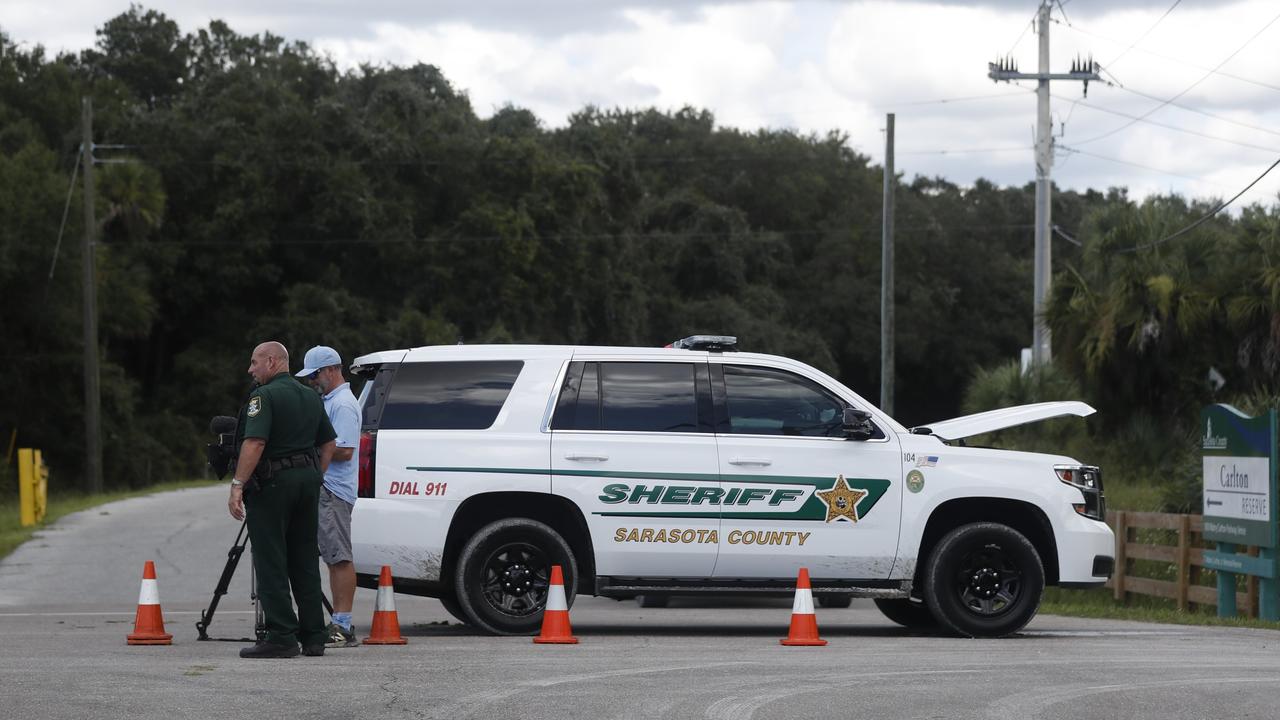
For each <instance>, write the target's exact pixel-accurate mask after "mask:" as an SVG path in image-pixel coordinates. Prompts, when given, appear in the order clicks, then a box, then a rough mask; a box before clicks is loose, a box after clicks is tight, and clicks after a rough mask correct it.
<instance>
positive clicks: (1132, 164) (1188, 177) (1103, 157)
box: [1058, 145, 1226, 187]
mask: <svg viewBox="0 0 1280 720" xmlns="http://www.w3.org/2000/svg"><path fill="white" fill-rule="evenodd" d="M1058 147H1059V148H1060V149H1062V150H1063V151H1065V152H1069V153H1073V154H1076V155H1085V156H1088V157H1091V158H1097V159H1099V160H1105V161H1107V162H1113V163H1118V164H1120V165H1128V166H1130V167H1136V168H1141V169H1143V170H1150V171H1151V172H1157V173H1161V174H1163V175H1172V176H1173V177H1180V178H1182V179H1183V180H1194V181H1196V182H1202V183H1208V184H1209V185H1217V186H1218V187H1226V185H1223V184H1222V183H1219V182H1214V181H1213V180H1206V179H1205V178H1198V177H1193V176H1191V175H1183V174H1181V173H1176V172H1173V171H1172V170H1164V169H1162V168H1158V167H1152V166H1150V165H1143V164H1142V163H1136V162H1131V161H1129V160H1121V159H1120V158H1114V157H1110V156H1107V155H1099V154H1098V153H1092V152H1089V151H1088V150H1079V149H1077V148H1073V147H1071V146H1069V145H1058Z"/></svg>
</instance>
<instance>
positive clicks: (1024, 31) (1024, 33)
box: [1005, 13, 1037, 57]
mask: <svg viewBox="0 0 1280 720" xmlns="http://www.w3.org/2000/svg"><path fill="white" fill-rule="evenodd" d="M1036 15H1037V13H1032V14H1031V19H1029V20H1027V22H1026V24H1024V25H1023V26H1022V34H1020V35H1018V39H1017V40H1014V41H1013V44H1012V45H1010V46H1009V52H1007V53H1005V56H1006V57H1008V56H1009V55H1012V54H1013V51H1014V50H1017V49H1018V45H1020V44H1022V40H1023V38H1025V37H1026V36H1027V33H1028V32H1030V31H1031V26H1033V25H1035V24H1036Z"/></svg>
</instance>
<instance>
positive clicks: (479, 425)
mask: <svg viewBox="0 0 1280 720" xmlns="http://www.w3.org/2000/svg"><path fill="white" fill-rule="evenodd" d="M523 366H524V363H523V362H521V361H518V360H498V361H479V362H420V363H403V364H401V366H400V367H399V369H398V370H397V371H396V375H395V380H394V381H392V383H391V389H390V392H389V393H388V394H387V398H386V402H385V404H384V405H383V408H382V418H381V422H379V423H378V424H379V427H380V428H381V429H383V430H483V429H485V428H488V427H490V426H492V425H493V421H494V420H496V419H497V417H498V412H499V411H501V410H502V405H503V403H505V402H506V401H507V395H509V394H510V393H511V386H512V385H514V384H515V382H516V377H517V376H518V375H519V374H520V369H521V368H522V367H523Z"/></svg>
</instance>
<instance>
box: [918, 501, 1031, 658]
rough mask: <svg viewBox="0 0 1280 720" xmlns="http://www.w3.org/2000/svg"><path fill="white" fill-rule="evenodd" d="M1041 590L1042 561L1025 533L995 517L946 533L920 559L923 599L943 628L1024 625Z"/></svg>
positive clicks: (1005, 629) (967, 630)
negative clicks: (922, 560)
mask: <svg viewBox="0 0 1280 720" xmlns="http://www.w3.org/2000/svg"><path fill="white" fill-rule="evenodd" d="M1043 594H1044V566H1043V564H1042V563H1041V561H1040V555H1039V554H1038V553H1037V552H1036V549H1035V547H1034V546H1033V545H1032V544H1031V542H1030V541H1029V540H1027V538H1026V537H1025V536H1023V535H1022V534H1021V533H1019V532H1018V531H1016V530H1014V529H1013V528H1010V527H1008V526H1006V525H1001V524H998V523H973V524H971V525H964V526H961V527H958V528H956V529H954V530H952V531H951V532H949V533H947V534H946V535H945V536H944V537H943V538H942V540H941V541H939V542H938V545H937V546H936V547H935V548H934V550H933V552H932V553H931V554H930V556H929V558H928V560H927V561H926V564H925V572H924V601H925V605H927V606H928V607H929V608H930V609H931V610H932V611H933V615H934V617H936V618H937V620H938V622H939V623H940V624H941V625H942V626H943V627H945V628H947V629H949V630H951V631H953V632H955V633H957V634H960V635H968V636H971V637H1001V636H1004V635H1010V634H1012V633H1015V632H1017V631H1019V630H1021V629H1022V628H1023V627H1025V626H1026V624H1027V623H1028V622H1030V621H1031V618H1032V617H1034V616H1035V613H1036V610H1037V609H1038V608H1039V607H1040V598H1041V596H1042V595H1043Z"/></svg>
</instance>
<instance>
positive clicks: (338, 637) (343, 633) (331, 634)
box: [324, 623, 360, 648]
mask: <svg viewBox="0 0 1280 720" xmlns="http://www.w3.org/2000/svg"><path fill="white" fill-rule="evenodd" d="M325 634H326V635H327V636H328V638H329V639H328V641H327V642H325V644H324V646H325V647H330V648H349V647H356V646H357V645H359V644H360V643H359V642H358V641H357V640H356V634H355V632H353V631H351V630H347V629H346V628H344V627H342V626H341V625H338V624H337V623H329V627H328V629H327V630H325Z"/></svg>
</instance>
